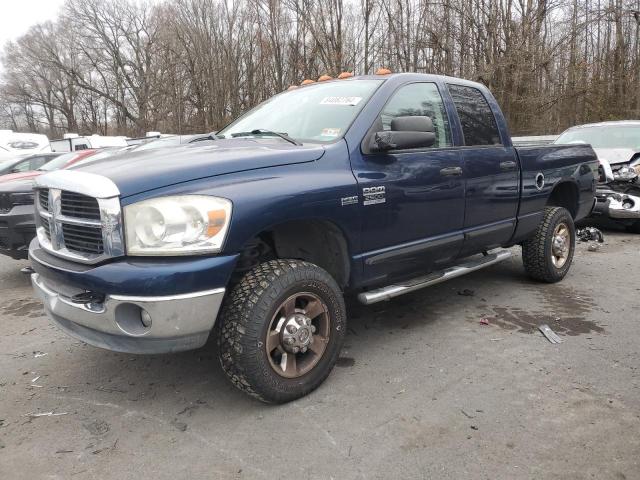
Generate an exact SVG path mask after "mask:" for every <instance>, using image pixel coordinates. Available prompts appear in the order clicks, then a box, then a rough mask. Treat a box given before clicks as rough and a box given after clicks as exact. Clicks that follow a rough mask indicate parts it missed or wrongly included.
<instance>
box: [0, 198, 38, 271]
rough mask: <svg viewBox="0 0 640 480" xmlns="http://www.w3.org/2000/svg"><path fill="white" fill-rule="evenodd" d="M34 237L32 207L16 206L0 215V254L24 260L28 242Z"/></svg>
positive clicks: (34, 227) (34, 228) (27, 251)
mask: <svg viewBox="0 0 640 480" xmlns="http://www.w3.org/2000/svg"><path fill="white" fill-rule="evenodd" d="M35 236H36V225H35V221H34V219H33V205H17V206H15V207H13V208H12V209H11V210H10V211H9V212H8V213H3V214H0V253H1V254H3V255H8V256H10V257H11V258H14V259H25V258H27V257H28V253H29V242H31V240H32V239H33V238H34V237H35Z"/></svg>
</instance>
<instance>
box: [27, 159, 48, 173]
mask: <svg viewBox="0 0 640 480" xmlns="http://www.w3.org/2000/svg"><path fill="white" fill-rule="evenodd" d="M48 160H49V157H44V156H43V157H31V158H30V159H29V169H30V170H37V169H39V168H40V167H41V166H42V165H44V164H45V163H47V161H48Z"/></svg>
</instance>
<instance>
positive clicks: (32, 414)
mask: <svg viewBox="0 0 640 480" xmlns="http://www.w3.org/2000/svg"><path fill="white" fill-rule="evenodd" d="M61 415H69V412H60V413H56V412H43V413H35V412H30V413H27V414H25V415H24V416H25V417H28V418H38V417H59V416H61Z"/></svg>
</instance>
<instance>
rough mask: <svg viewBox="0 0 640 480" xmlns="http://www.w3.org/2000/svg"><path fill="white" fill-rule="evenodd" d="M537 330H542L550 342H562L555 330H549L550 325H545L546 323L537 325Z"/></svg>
mask: <svg viewBox="0 0 640 480" xmlns="http://www.w3.org/2000/svg"><path fill="white" fill-rule="evenodd" d="M538 330H540V332H542V334H543V335H544V336H545V337H546V338H547V340H549V341H550V342H551V343H562V342H563V340H562V339H561V338H560V337H559V336H558V335H557V334H556V332H554V331H553V330H551V327H550V326H549V325H547V324H546V323H545V324H543V325H539V326H538Z"/></svg>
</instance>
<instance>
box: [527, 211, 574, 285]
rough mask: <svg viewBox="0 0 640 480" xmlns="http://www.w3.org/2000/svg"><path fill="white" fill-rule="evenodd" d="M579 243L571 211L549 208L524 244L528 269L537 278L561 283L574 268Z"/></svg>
mask: <svg viewBox="0 0 640 480" xmlns="http://www.w3.org/2000/svg"><path fill="white" fill-rule="evenodd" d="M575 245H576V229H575V226H574V224H573V217H571V214H570V213H569V211H568V210H567V209H565V208H562V207H548V208H545V209H544V216H543V218H542V221H541V222H540V225H538V228H537V229H536V232H535V234H534V235H533V237H531V238H530V239H529V240H527V241H525V242H524V243H523V244H522V261H523V263H524V269H525V271H526V272H527V274H528V275H529V276H530V277H531V278H533V279H535V280H540V281H543V282H548V283H554V282H559V281H560V280H562V279H563V278H564V277H565V275H566V274H567V272H568V271H569V268H570V267H571V262H572V260H573V253H574V250H575Z"/></svg>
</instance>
